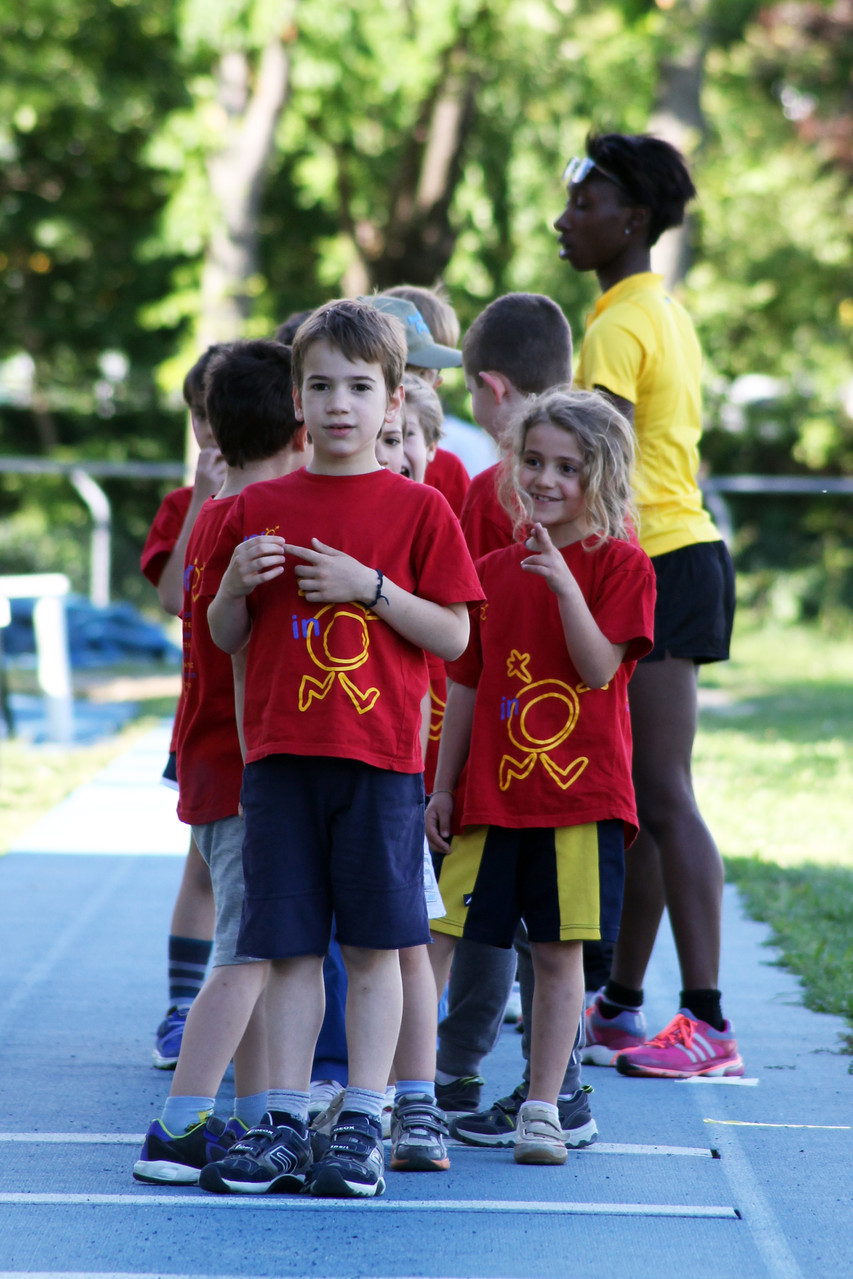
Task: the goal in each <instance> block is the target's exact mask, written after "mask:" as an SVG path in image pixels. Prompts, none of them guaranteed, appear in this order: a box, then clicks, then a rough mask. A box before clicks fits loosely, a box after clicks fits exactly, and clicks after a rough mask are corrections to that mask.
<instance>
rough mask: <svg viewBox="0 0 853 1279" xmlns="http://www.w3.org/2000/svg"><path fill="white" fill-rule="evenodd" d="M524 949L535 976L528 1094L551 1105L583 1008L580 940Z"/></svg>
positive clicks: (554, 1101) (554, 1103)
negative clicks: (529, 956)
mask: <svg viewBox="0 0 853 1279" xmlns="http://www.w3.org/2000/svg"><path fill="white" fill-rule="evenodd" d="M530 953H531V956H532V958H533V971H534V974H535V978H536V980H535V988H534V992H533V1017H532V1020H533V1025H532V1026H531V1028H530V1030H531V1039H530V1092H529V1094H528V1096H529V1098H530V1099H531V1100H532V1101H545V1102H548V1103H549V1104H550V1105H552V1106H556V1104H557V1097H558V1095H559V1093H560V1089H561V1087H562V1084H563V1077H564V1075H565V1073H566V1066H567V1064H568V1061H569V1058H570V1056H571V1053H572V1048H573V1046H574V1042H575V1035H576V1034H577V1029H578V1024H579V1022H580V1017H581V1013H582V1011H583V943H582V942H579V941H562V942H531V943H530Z"/></svg>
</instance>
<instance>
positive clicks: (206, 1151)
mask: <svg viewBox="0 0 853 1279" xmlns="http://www.w3.org/2000/svg"><path fill="white" fill-rule="evenodd" d="M245 1131H246V1129H245V1128H244V1127H243V1125H242V1124H241V1123H240V1121H239V1119H229V1121H228V1123H225V1121H224V1120H222V1119H219V1118H218V1117H217V1116H216V1115H210V1116H209V1117H208V1118H207V1119H205V1120H202V1122H201V1123H198V1124H191V1125H190V1127H189V1128H187V1130H186V1132H182V1133H172V1132H169V1130H168V1128H164V1127H163V1123H162V1121H161V1120H159V1119H155V1120H154V1122H153V1124H151V1125H150V1127H149V1129H148V1132H147V1133H146V1134H145V1141H144V1142H143V1145H142V1151H141V1153H140V1156H139V1158H138V1159H137V1161H136V1163H135V1164H134V1165H133V1175H134V1177H135V1178H136V1180H137V1181H150V1182H155V1183H160V1182H162V1183H164V1184H166V1185H172V1186H194V1185H195V1184H196V1183H197V1181H198V1177H199V1173H200V1172H201V1169H202V1168H204V1166H205V1164H209V1163H212V1162H213V1161H214V1160H215V1159H222V1158H223V1157H224V1156H225V1155H227V1154H228V1153H229V1151H230V1150H232V1149H233V1147H234V1143H235V1142H236V1141H237V1139H238V1137H241V1136H242V1134H243V1133H244V1132H245Z"/></svg>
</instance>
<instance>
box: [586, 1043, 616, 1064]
mask: <svg viewBox="0 0 853 1279" xmlns="http://www.w3.org/2000/svg"><path fill="white" fill-rule="evenodd" d="M619 1051H620V1050H619V1049H618V1048H608V1047H607V1045H606V1044H589V1045H588V1046H587V1047H586V1048H582V1049H581V1062H582V1063H583V1065H584V1066H612V1065H613V1064H614V1062H615V1060H616V1057H617V1055H618V1053H619Z"/></svg>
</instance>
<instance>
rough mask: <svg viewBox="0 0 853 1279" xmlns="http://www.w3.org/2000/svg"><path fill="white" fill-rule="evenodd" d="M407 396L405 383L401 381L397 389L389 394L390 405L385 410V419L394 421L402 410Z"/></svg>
mask: <svg viewBox="0 0 853 1279" xmlns="http://www.w3.org/2000/svg"><path fill="white" fill-rule="evenodd" d="M405 398H406V392H405V389H404V387H403V383H402V382H401V383H400V385H399V386H398V387H397V389H396V391H394V392H393V394H391V395H389V396H388V407H387V408H386V410H385V418H384V421H386V422H393V421H394V418H395V417H396V416H397V414H398V413H399V412H400V409H401V408H402V406H403V400H404V399H405Z"/></svg>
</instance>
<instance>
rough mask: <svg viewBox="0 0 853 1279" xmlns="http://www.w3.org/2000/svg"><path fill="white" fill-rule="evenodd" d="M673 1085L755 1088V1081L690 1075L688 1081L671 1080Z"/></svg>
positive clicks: (756, 1081)
mask: <svg viewBox="0 0 853 1279" xmlns="http://www.w3.org/2000/svg"><path fill="white" fill-rule="evenodd" d="M672 1082H673V1083H674V1084H723V1085H724V1086H726V1087H729V1088H757V1087H758V1080H757V1079H740V1078H737V1077H735V1078H733V1079H726V1078H723V1077H722V1076H717V1075H692V1076H691V1077H690V1078H689V1079H673V1081H672Z"/></svg>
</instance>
